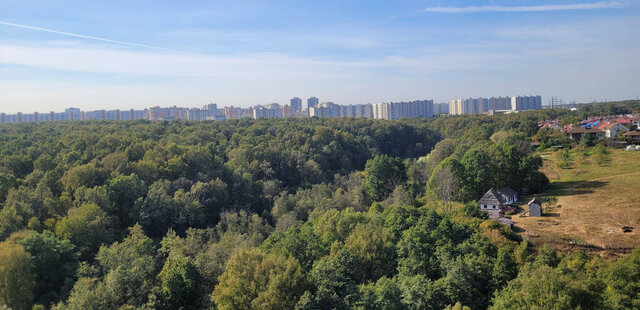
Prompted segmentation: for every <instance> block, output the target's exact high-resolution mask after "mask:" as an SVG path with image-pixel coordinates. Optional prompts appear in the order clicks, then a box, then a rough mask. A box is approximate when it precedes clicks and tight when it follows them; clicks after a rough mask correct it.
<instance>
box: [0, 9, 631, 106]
mask: <svg viewBox="0 0 640 310" xmlns="http://www.w3.org/2000/svg"><path fill="white" fill-rule="evenodd" d="M0 5H1V6H2V7H3V10H2V11H0V38H2V40H1V41H0V110H2V112H5V113H16V112H32V111H33V112H35V111H42V112H47V111H51V110H56V111H57V110H62V109H64V108H66V107H69V106H75V107H79V108H81V109H83V110H95V109H99V108H104V107H108V108H109V109H126V108H128V107H133V108H136V109H140V108H144V107H148V106H154V105H159V106H172V105H178V106H190V107H197V106H201V105H202V104H205V103H207V102H211V100H212V99H214V101H215V102H218V103H220V104H223V105H233V106H240V107H249V106H254V105H260V104H268V103H270V102H279V103H281V104H287V103H288V102H289V100H290V99H291V94H297V95H296V96H299V97H300V98H303V99H304V98H306V97H304V96H300V95H301V94H314V95H315V96H317V97H319V98H325V99H324V100H327V101H332V102H336V103H341V104H365V103H375V102H388V101H410V100H414V99H415V98H432V99H433V100H434V102H448V101H449V100H451V98H471V97H477V96H485V97H488V96H491V95H500V94H502V95H503V96H504V95H510V94H526V93H530V94H540V95H542V96H543V97H544V98H549V97H551V96H555V97H559V98H562V99H564V101H565V102H571V101H577V102H591V101H594V100H597V101H605V100H619V99H631V98H637V96H638V95H639V93H640V89H638V81H639V78H638V77H637V73H636V72H639V71H640V60H639V59H638V57H637V55H638V54H640V40H638V38H640V19H639V18H638V16H639V15H640V3H639V2H638V1H635V0H634V1H586V0H585V1H564V0H556V1H524V0H519V1H504V0H503V1H480V2H478V1H429V2H425V3H416V2H413V1H397V2H393V3H388V2H383V1H371V2H368V3H367V5H366V6H363V5H361V4H358V3H355V2H347V1H337V2H329V3H327V2H322V3H321V2H317V3H314V2H309V3H307V2H305V3H300V2H295V1H272V2H268V3H264V2H259V1H242V2H235V1H214V2H210V1H189V2H180V3H174V2H171V1H158V2H155V1H154V2H151V1H148V0H142V1H136V2H135V3H129V2H122V3H120V2H98V3H87V2H81V1H60V2H55V3H47V2H37V1H13V0H0ZM309 21H313V22H309ZM543 104H546V100H545V101H543Z"/></svg>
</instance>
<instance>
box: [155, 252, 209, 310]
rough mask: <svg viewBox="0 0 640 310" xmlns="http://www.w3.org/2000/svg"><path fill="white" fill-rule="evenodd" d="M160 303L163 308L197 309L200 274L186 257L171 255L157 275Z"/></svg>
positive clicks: (198, 304)
mask: <svg viewBox="0 0 640 310" xmlns="http://www.w3.org/2000/svg"><path fill="white" fill-rule="evenodd" d="M158 278H159V279H160V282H161V284H160V285H161V286H160V297H161V302H160V303H161V305H162V308H164V309H182V310H188V309H198V308H199V306H200V274H199V273H198V270H197V269H196V267H195V265H194V264H193V263H192V262H191V260H190V259H189V258H188V257H184V256H180V255H172V256H169V258H167V261H166V262H165V264H164V267H162V271H160V274H159V275H158Z"/></svg>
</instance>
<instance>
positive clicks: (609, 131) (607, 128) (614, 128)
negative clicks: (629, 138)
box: [599, 122, 629, 139]
mask: <svg viewBox="0 0 640 310" xmlns="http://www.w3.org/2000/svg"><path fill="white" fill-rule="evenodd" d="M599 129H601V130H604V136H605V138H609V139H610V138H615V137H616V136H617V135H618V132H620V131H624V132H627V131H629V128H627V127H626V126H625V125H622V124H621V123H619V122H613V123H605V124H604V125H602V126H601V127H600V128H599Z"/></svg>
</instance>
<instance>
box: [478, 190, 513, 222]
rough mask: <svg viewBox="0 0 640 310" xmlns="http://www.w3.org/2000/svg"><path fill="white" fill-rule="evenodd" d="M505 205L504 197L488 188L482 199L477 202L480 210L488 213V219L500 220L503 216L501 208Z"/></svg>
mask: <svg viewBox="0 0 640 310" xmlns="http://www.w3.org/2000/svg"><path fill="white" fill-rule="evenodd" d="M507 204H508V203H507V199H506V198H505V196H504V195H502V194H501V193H500V192H498V191H497V190H495V189H493V188H490V189H489V190H488V191H487V192H486V193H485V194H484V195H483V196H482V198H480V200H478V205H479V206H480V210H481V211H485V212H487V213H489V218H501V217H502V216H504V211H503V210H502V208H503V207H504V206H506V205H507Z"/></svg>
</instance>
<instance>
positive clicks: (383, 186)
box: [363, 155, 407, 201]
mask: <svg viewBox="0 0 640 310" xmlns="http://www.w3.org/2000/svg"><path fill="white" fill-rule="evenodd" d="M364 172H365V177H364V182H363V185H364V188H365V190H366V191H367V194H368V195H369V197H370V198H371V199H372V200H373V201H382V200H384V199H385V198H387V196H389V194H390V193H391V192H392V191H393V189H394V188H396V186H397V185H399V184H400V183H402V182H403V181H404V180H405V179H406V177H407V176H406V168H405V166H404V164H403V163H402V161H400V159H398V158H395V157H389V156H386V155H379V156H376V157H374V158H373V159H370V160H368V161H367V164H366V166H365V169H364Z"/></svg>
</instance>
